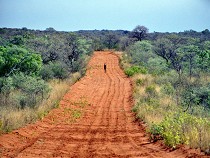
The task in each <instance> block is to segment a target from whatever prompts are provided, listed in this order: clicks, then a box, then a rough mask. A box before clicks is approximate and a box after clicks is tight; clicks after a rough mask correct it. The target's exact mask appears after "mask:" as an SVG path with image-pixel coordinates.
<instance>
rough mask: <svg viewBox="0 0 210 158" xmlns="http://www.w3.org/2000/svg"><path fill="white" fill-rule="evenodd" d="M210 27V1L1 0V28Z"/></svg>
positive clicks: (161, 29) (172, 29) (162, 29)
mask: <svg viewBox="0 0 210 158" xmlns="http://www.w3.org/2000/svg"><path fill="white" fill-rule="evenodd" d="M137 25H144V26H146V27H148V28H149V31H150V32H153V31H157V32H179V31H184V30H190V29H193V30H196V31H202V30H204V29H209V30H210V0H0V27H9V28H22V27H27V28H29V29H40V30H44V29H46V28H48V27H53V28H55V29H56V30H59V31H76V30H93V29H99V30H101V29H111V30H117V29H123V30H132V29H133V28H134V27H135V26H137Z"/></svg>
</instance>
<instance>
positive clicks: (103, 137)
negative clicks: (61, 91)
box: [0, 52, 196, 158]
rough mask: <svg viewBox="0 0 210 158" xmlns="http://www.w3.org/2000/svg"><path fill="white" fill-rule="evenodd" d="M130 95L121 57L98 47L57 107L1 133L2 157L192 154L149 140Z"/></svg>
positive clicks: (152, 156)
mask: <svg viewBox="0 0 210 158" xmlns="http://www.w3.org/2000/svg"><path fill="white" fill-rule="evenodd" d="M104 63H106V64H107V73H104V71H103V64H104ZM131 94H132V86H131V81H130V79H128V78H127V77H126V76H125V75H124V73H123V71H122V70H121V69H120V67H119V65H118V57H117V56H116V55H115V54H113V53H111V52H95V53H94V55H93V57H92V58H91V60H90V62H89V65H88V70H87V73H86V76H85V77H83V78H82V79H81V80H80V81H79V82H77V83H76V84H74V85H73V86H72V87H71V89H70V91H69V92H68V93H67V94H66V95H65V96H64V98H63V100H62V101H61V102H60V107H59V108H58V109H54V110H52V111H51V112H50V113H49V114H48V115H47V117H45V118H44V119H43V120H42V121H38V122H37V123H35V124H32V125H28V126H26V127H24V128H21V129H19V130H16V131H13V132H12V133H10V134H6V135H2V136H0V157H28V158H31V157H78V158H81V157H145V158H156V157H163V158H170V157H171V158H172V157H190V156H192V157H193V155H192V154H191V155H190V154H189V153H185V152H184V151H182V152H180V150H178V151H173V152H169V151H168V150H167V148H165V147H164V146H161V145H160V144H159V143H156V144H154V143H150V142H149V141H148V138H147V137H146V135H145V131H144V129H143V127H142V126H139V125H138V124H137V123H135V121H134V116H133V114H132V113H131V107H132V97H131ZM78 106H79V109H80V110H81V109H82V111H84V112H83V115H82V117H81V118H80V119H77V120H76V121H75V120H72V116H71V115H70V113H71V112H72V110H71V109H72V108H73V109H78ZM83 106H84V107H83ZM71 114H72V113H71ZM194 156H195V155H194ZM195 157H196V156H195Z"/></svg>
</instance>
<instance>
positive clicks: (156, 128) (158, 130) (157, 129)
mask: <svg viewBox="0 0 210 158" xmlns="http://www.w3.org/2000/svg"><path fill="white" fill-rule="evenodd" d="M149 132H150V140H151V141H157V140H159V139H162V137H161V136H160V135H161V134H162V133H163V127H162V126H161V125H159V124H154V123H153V124H152V125H151V127H150V129H149Z"/></svg>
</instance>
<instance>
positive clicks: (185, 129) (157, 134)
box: [120, 55, 210, 154]
mask: <svg viewBox="0 0 210 158" xmlns="http://www.w3.org/2000/svg"><path fill="white" fill-rule="evenodd" d="M124 57H126V56H125V55H124ZM120 61H121V64H122V66H121V67H122V68H126V69H129V66H124V65H129V64H127V63H126V58H125V59H124V58H121V60H120ZM130 67H131V66H130ZM128 76H132V78H131V79H132V80H133V83H134V84H133V85H134V90H133V92H134V93H133V96H134V100H135V105H134V107H133V112H135V113H136V117H137V118H138V119H140V120H143V121H144V122H145V123H146V124H147V131H148V133H150V139H151V141H156V140H158V139H163V140H164V142H165V144H166V145H168V146H169V147H172V148H177V147H178V146H179V145H180V144H186V145H188V146H189V147H192V148H200V149H201V150H202V151H204V152H206V153H207V154H209V151H210V135H209V133H210V121H209V119H210V117H209V115H208V110H206V109H205V107H202V106H197V107H194V112H193V113H188V112H184V111H185V108H184V107H183V106H177V103H176V100H175V99H174V98H173V97H172V95H173V94H174V93H175V91H174V89H173V86H172V85H171V83H170V82H166V80H165V81H163V83H161V84H159V81H160V78H161V77H162V76H157V75H150V74H142V73H141V72H137V73H134V75H128Z"/></svg>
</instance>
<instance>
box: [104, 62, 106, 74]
mask: <svg viewBox="0 0 210 158" xmlns="http://www.w3.org/2000/svg"><path fill="white" fill-rule="evenodd" d="M104 72H105V73H106V63H104Z"/></svg>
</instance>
